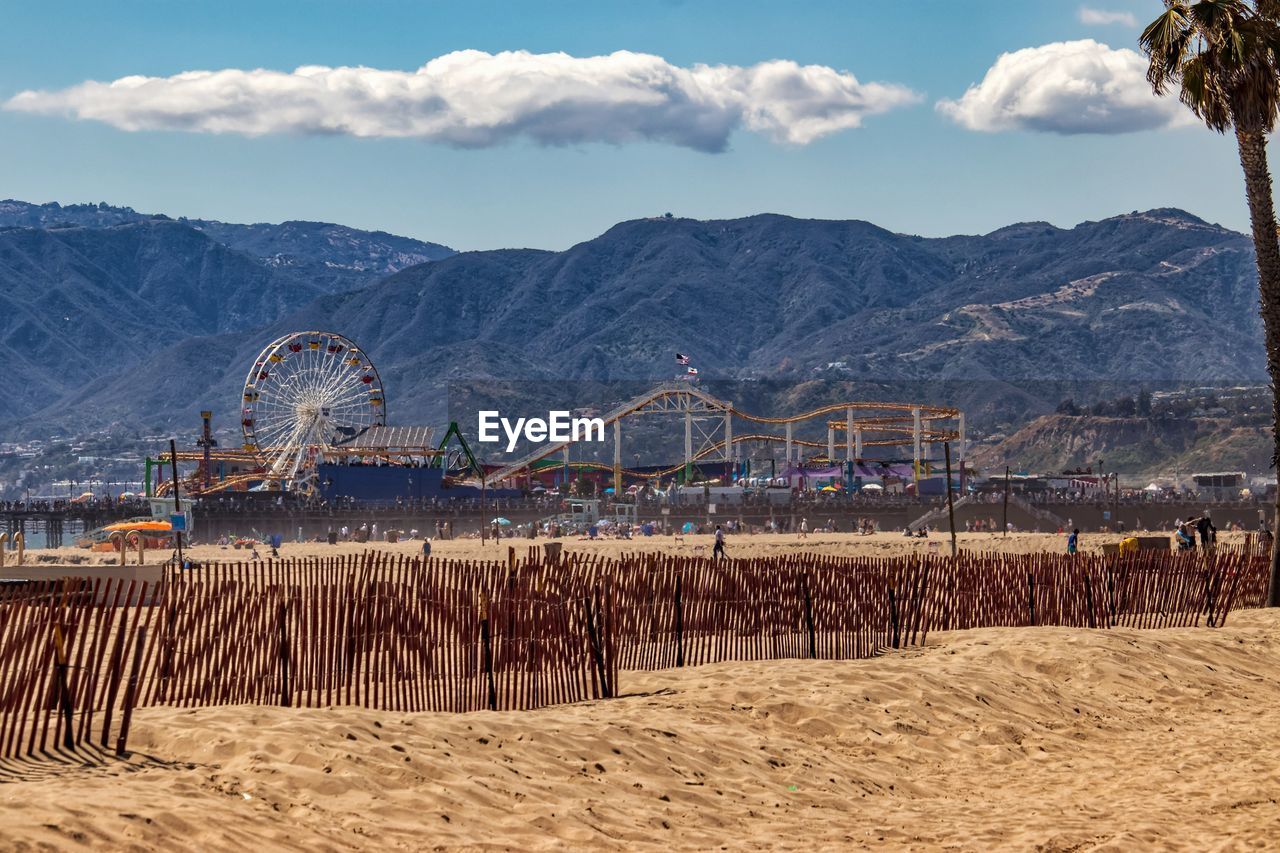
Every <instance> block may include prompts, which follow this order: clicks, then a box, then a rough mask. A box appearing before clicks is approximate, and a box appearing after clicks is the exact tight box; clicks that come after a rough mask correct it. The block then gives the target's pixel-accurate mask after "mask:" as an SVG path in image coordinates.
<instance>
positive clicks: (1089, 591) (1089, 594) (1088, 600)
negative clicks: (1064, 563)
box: [1084, 569, 1098, 628]
mask: <svg viewBox="0 0 1280 853" xmlns="http://www.w3.org/2000/svg"><path fill="white" fill-rule="evenodd" d="M1084 606H1085V609H1086V610H1087V611H1088V613H1089V627H1090V628H1097V627H1098V620H1097V618H1096V617H1095V616H1094V613H1093V581H1092V580H1091V579H1090V577H1089V570H1088V569H1085V573H1084Z"/></svg>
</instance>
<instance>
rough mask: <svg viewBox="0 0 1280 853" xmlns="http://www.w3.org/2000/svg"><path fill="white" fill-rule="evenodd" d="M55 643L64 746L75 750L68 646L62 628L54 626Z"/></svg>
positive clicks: (55, 670)
mask: <svg viewBox="0 0 1280 853" xmlns="http://www.w3.org/2000/svg"><path fill="white" fill-rule="evenodd" d="M53 643H54V651H55V652H56V658H55V661H56V662H55V663H54V672H55V673H56V675H57V679H58V706H59V708H60V709H61V711H62V725H63V734H62V745H63V746H65V747H66V748H67V749H68V750H71V749H75V747H76V739H75V735H74V734H73V733H72V729H73V728H75V725H74V719H75V714H74V711H73V709H72V707H71V688H70V687H69V686H68V685H67V644H66V641H65V640H64V639H63V636H62V626H61V625H58V624H55V625H54V626H53Z"/></svg>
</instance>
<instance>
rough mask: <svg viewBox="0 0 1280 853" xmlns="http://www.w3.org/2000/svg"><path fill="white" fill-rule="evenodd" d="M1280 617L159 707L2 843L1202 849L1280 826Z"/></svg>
mask: <svg viewBox="0 0 1280 853" xmlns="http://www.w3.org/2000/svg"><path fill="white" fill-rule="evenodd" d="M1278 650H1280V614H1276V613H1271V612H1263V611H1246V612H1242V613H1236V614H1233V615H1232V617H1231V621H1230V622H1229V624H1228V626H1227V627H1226V628H1223V629H1218V630H1211V629H1205V628H1200V629H1170V630H1161V631H1148V632H1139V631H1130V630H1112V631H1092V632H1091V631H1082V630H1073V629H1050V628H1040V629H989V630H981V631H972V632H963V633H955V634H949V635H939V636H931V637H930V642H929V645H928V646H927V647H926V648H923V649H916V650H912V651H908V652H895V653H890V654H887V655H885V656H883V657H881V658H877V659H873V660H863V661H854V662H815V661H803V662H800V661H775V662H765V663H732V664H717V665H712V666H706V667H701V668H697V669H689V670H668V671H663V672H653V673H643V674H639V673H637V674H624V679H623V683H622V687H623V692H624V693H625V694H626V695H624V696H623V697H622V698H620V699H616V700H612V701H605V702H596V703H590V704H583V705H577V706H571V707H558V708H550V709H544V710H541V711H533V712H526V713H497V714H495V713H476V714H467V715H437V714H421V715H403V714H395V713H386V712H371V711H366V710H363V709H352V708H336V709H322V710H298V709H295V710H289V709H279V708H262V707H221V708H206V709H200V710H183V709H163V708H161V709H145V710H143V711H140V712H139V715H138V718H137V721H136V726H137V728H136V730H135V734H134V735H133V736H132V737H131V739H130V746H131V747H132V748H134V749H135V750H136V752H135V753H134V755H133V757H132V759H130V760H129V761H128V762H127V763H116V762H107V763H105V764H104V765H102V766H99V767H93V768H85V769H82V768H75V769H66V768H62V769H50V768H48V767H31V768H28V769H26V770H25V771H24V776H25V778H24V779H22V780H20V781H12V782H9V783H7V784H0V847H4V848H6V849H39V848H41V847H45V846H49V847H55V848H57V847H66V848H77V849H79V848H83V847H89V848H96V849H113V850H114V849H130V848H132V849H147V848H165V849H177V848H186V849H192V848H197V849H233V848H247V847H254V848H257V849H286V850H303V849H306V850H316V849H332V850H346V849H380V850H381V849H422V848H432V847H446V848H459V847H460V848H471V849H522V850H524V849H534V850H536V849H552V848H561V847H564V846H566V845H567V846H572V847H591V848H606V849H610V848H611V849H634V848H650V849H652V848H678V849H706V848H717V847H727V848H730V849H743V848H755V849H793V850H813V849H833V848H847V847H850V846H853V847H858V846H870V845H879V844H882V843H883V844H892V845H894V846H905V847H912V848H926V849H928V848H951V849H987V848H993V847H1002V848H1016V849H1027V848H1032V847H1038V848H1040V849H1045V850H1077V849H1079V850H1124V849H1135V848H1151V847H1156V846H1158V847H1161V848H1174V849H1188V850H1204V849H1234V848H1237V847H1250V846H1253V847H1268V846H1271V845H1273V844H1274V843H1275V842H1274V837H1275V828H1276V826H1277V824H1278V822H1280V805H1277V801H1278V800H1280V770H1277V762H1276V760H1275V757H1274V743H1275V742H1276V740H1277V737H1278V736H1280V718H1277V717H1276V715H1274V714H1273V713H1271V709H1273V708H1274V707H1275V706H1276V704H1277V703H1278V702H1280V676H1278V675H1277V668H1276V663H1277V651H1278Z"/></svg>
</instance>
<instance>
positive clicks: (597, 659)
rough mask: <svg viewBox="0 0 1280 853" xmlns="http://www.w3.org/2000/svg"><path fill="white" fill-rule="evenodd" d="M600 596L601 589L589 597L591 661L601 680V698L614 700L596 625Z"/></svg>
mask: <svg viewBox="0 0 1280 853" xmlns="http://www.w3.org/2000/svg"><path fill="white" fill-rule="evenodd" d="M598 596H599V588H597V589H595V590H593V591H592V593H591V594H590V595H589V596H587V637H588V638H589V639H590V640H591V660H592V663H594V664H595V668H596V675H597V676H598V678H599V679H600V698H602V699H611V698H613V691H612V690H611V689H610V684H609V673H608V670H607V668H606V667H605V662H604V652H603V650H602V649H601V644H600V631H599V628H598V626H597V625H596V618H595V617H596V601H597V598H598Z"/></svg>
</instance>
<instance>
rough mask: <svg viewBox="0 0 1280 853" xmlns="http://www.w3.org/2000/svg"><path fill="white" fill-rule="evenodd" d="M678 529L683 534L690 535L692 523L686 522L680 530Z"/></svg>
mask: <svg viewBox="0 0 1280 853" xmlns="http://www.w3.org/2000/svg"><path fill="white" fill-rule="evenodd" d="M680 529H681V530H682V531H683V532H685V533H692V532H693V522H692V521H686V522H685V523H684V527H682V528H680Z"/></svg>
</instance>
